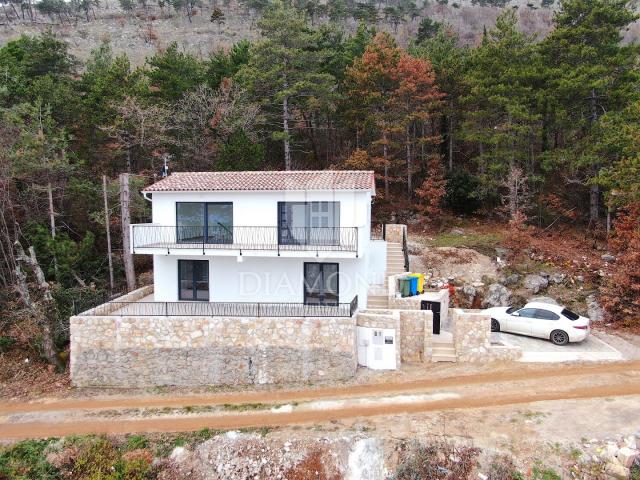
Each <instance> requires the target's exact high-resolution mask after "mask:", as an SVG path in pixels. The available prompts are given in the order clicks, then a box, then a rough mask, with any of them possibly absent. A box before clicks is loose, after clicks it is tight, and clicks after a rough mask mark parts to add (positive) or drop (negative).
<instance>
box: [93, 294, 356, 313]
mask: <svg viewBox="0 0 640 480" xmlns="http://www.w3.org/2000/svg"><path fill="white" fill-rule="evenodd" d="M357 309H358V296H357V295H356V296H355V297H353V300H351V302H349V303H338V304H336V305H309V304H304V303H290V302H279V303H278V302H198V301H195V302H191V301H183V302H145V301H141V302H118V301H111V302H107V303H104V304H102V305H98V306H96V307H94V308H93V309H91V310H88V311H86V312H84V313H83V315H88V316H127V317H148V316H154V317H190V316H200V317H352V316H353V314H354V313H355V312H356V311H357Z"/></svg>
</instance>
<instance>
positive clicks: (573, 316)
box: [560, 308, 580, 320]
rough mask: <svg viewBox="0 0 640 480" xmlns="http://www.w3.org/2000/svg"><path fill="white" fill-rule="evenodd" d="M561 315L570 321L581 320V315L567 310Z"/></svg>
mask: <svg viewBox="0 0 640 480" xmlns="http://www.w3.org/2000/svg"><path fill="white" fill-rule="evenodd" d="M560 313H562V315H564V316H565V317H567V318H568V319H569V320H577V319H579V318H580V315H578V314H577V313H573V312H572V311H571V310H569V309H567V308H564V309H563V310H562V312H560Z"/></svg>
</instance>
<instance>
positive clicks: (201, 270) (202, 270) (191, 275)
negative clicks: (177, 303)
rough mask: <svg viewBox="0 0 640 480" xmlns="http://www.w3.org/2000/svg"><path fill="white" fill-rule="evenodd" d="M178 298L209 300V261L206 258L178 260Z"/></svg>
mask: <svg viewBox="0 0 640 480" xmlns="http://www.w3.org/2000/svg"><path fill="white" fill-rule="evenodd" d="M178 298H179V299H180V300H201V301H208V300H209V262H208V261H207V260H178Z"/></svg>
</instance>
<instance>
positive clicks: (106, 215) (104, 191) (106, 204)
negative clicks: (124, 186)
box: [102, 175, 114, 294]
mask: <svg viewBox="0 0 640 480" xmlns="http://www.w3.org/2000/svg"><path fill="white" fill-rule="evenodd" d="M102 198H103V199H104V226H105V228H106V229H107V258H108V259H109V292H110V293H112V294H113V288H114V285H113V284H114V281H113V258H112V255H111V228H110V221H109V201H108V200H107V176H106V175H103V176H102Z"/></svg>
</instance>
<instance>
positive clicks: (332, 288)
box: [304, 263, 340, 306]
mask: <svg viewBox="0 0 640 480" xmlns="http://www.w3.org/2000/svg"><path fill="white" fill-rule="evenodd" d="M339 285H340V282H339V281H338V264H337V263H305V264H304V303H305V305H332V306H335V305H338V301H339V292H338V290H339Z"/></svg>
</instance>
